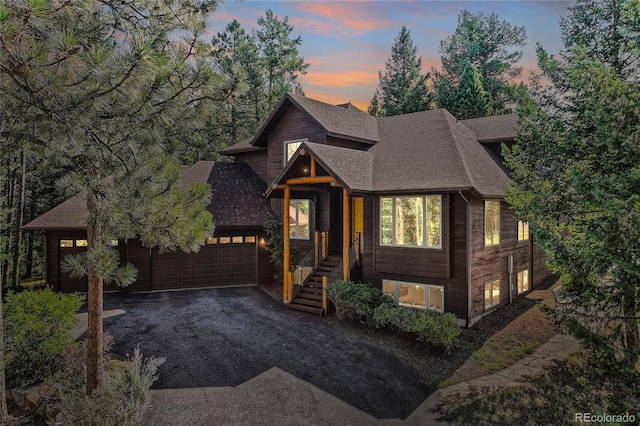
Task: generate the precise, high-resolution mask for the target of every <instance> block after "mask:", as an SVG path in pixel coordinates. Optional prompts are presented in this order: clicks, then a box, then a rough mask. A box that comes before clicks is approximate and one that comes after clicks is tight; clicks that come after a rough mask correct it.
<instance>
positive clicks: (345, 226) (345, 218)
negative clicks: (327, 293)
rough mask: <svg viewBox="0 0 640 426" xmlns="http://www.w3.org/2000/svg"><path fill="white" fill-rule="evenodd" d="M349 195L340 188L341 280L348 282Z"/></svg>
mask: <svg viewBox="0 0 640 426" xmlns="http://www.w3.org/2000/svg"><path fill="white" fill-rule="evenodd" d="M349 216H350V215H349V193H348V192H347V189H346V188H342V279H343V280H345V281H348V280H349V269H350V268H349V266H350V265H349V246H350V243H351V242H350V241H349V229H350V227H349Z"/></svg>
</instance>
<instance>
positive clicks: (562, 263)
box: [506, 0, 640, 371]
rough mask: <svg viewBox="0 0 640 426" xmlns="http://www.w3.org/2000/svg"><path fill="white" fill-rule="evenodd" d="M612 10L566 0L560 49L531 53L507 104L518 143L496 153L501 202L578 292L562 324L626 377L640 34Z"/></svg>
mask: <svg viewBox="0 0 640 426" xmlns="http://www.w3.org/2000/svg"><path fill="white" fill-rule="evenodd" d="M623 4H624V2H622V1H618V0H598V1H589V0H579V1H577V2H576V3H575V5H574V6H573V7H572V8H571V9H570V14H569V15H568V16H567V17H566V18H564V19H563V21H562V23H561V29H562V34H563V40H564V42H565V49H566V50H565V51H564V52H563V53H562V54H561V55H560V57H559V58H555V57H553V56H552V55H550V54H549V53H548V52H547V51H545V50H544V49H543V48H542V47H541V46H539V47H538V63H539V66H540V69H541V70H542V72H543V74H542V76H538V77H537V78H536V79H535V80H534V81H533V82H532V85H531V90H532V97H529V98H527V97H525V98H524V100H523V101H522V102H521V104H520V106H519V118H520V119H519V130H518V144H517V145H516V146H515V147H514V148H513V149H512V150H510V151H507V152H508V155H507V157H506V158H507V164H508V166H509V167H510V168H511V169H512V170H514V177H515V181H516V182H517V184H513V185H512V187H511V188H510V189H509V192H508V197H507V199H508V201H509V203H510V204H511V205H512V206H513V208H514V209H515V211H516V213H517V214H518V215H519V217H520V218H521V219H522V220H528V221H530V222H531V226H532V230H533V232H534V233H535V236H536V239H537V241H538V244H540V245H541V246H542V247H543V248H544V249H545V250H546V251H547V252H548V253H549V254H550V255H551V257H552V261H551V267H552V268H553V269H554V270H555V271H557V272H559V273H561V274H563V277H564V281H563V282H564V285H565V286H567V287H569V288H571V289H574V290H577V291H578V292H579V294H580V297H579V298H578V299H577V300H576V301H575V303H576V305H577V306H578V307H579V309H578V313H579V315H578V316H576V317H574V318H573V319H572V320H571V321H570V322H569V325H570V329H571V330H572V331H573V332H574V333H576V334H577V335H578V336H579V337H583V338H585V339H586V342H587V344H588V346H589V347H593V348H596V349H598V351H597V352H598V353H600V354H601V355H604V356H603V357H601V359H602V360H604V361H605V362H606V363H607V364H608V366H609V367H611V366H612V365H614V366H616V367H620V366H622V368H623V369H625V371H633V368H634V367H635V368H637V367H638V359H639V358H640V330H639V328H638V325H639V322H638V320H639V316H638V315H639V314H638V313H639V311H640V265H639V264H638V259H639V258H640V195H639V193H638V188H640V167H639V166H638V165H639V164H640V148H639V143H638V141H639V140H640V108H639V104H638V100H639V99H640V85H639V84H638V83H639V82H640V81H639V78H640V76H639V75H638V72H637V64H638V63H639V62H638V61H640V50H639V49H638V46H637V45H634V41H635V40H637V39H638V37H639V36H640V31H639V30H640V28H639V27H638V26H637V25H634V20H633V19H634V18H633V17H634V14H633V11H632V10H631V9H627V10H626V11H625V9H623ZM635 16H637V15H635ZM635 22H637V21H635ZM594 28H603V29H606V31H603V32H597V31H596V32H594V31H593V29H594ZM614 41H615V42H614ZM632 64H636V67H635V70H634V67H633V66H632ZM541 77H544V79H542V78H541ZM547 82H550V84H548V83H547ZM591 312H595V313H596V314H595V315H594V316H590V314H589V313H591ZM585 313H586V314H587V315H585ZM585 319H586V320H587V322H585ZM593 324H602V325H603V326H602V327H600V328H594V327H593Z"/></svg>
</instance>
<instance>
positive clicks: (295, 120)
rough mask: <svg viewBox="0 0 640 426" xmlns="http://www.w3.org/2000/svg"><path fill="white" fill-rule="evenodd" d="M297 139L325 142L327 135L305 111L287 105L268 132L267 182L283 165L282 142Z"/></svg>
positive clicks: (269, 181) (276, 174)
mask: <svg viewBox="0 0 640 426" xmlns="http://www.w3.org/2000/svg"><path fill="white" fill-rule="evenodd" d="M298 139H307V140H308V141H309V142H314V143H322V144H326V143H327V135H326V134H325V133H324V131H323V130H322V128H321V127H320V126H318V125H317V124H316V123H315V121H313V120H312V119H311V118H309V116H308V115H307V113H305V112H304V111H301V110H299V109H297V108H296V107H294V106H289V108H288V109H287V111H286V112H285V113H284V114H283V116H282V118H281V119H280V121H278V124H276V125H275V127H274V128H273V130H272V131H271V133H270V134H269V141H268V153H269V154H268V156H269V174H268V176H269V180H268V181H267V183H271V182H273V181H274V180H275V178H276V177H278V174H279V173H280V171H282V169H283V167H284V143H285V142H286V141H294V140H298Z"/></svg>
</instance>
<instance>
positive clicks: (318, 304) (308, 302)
mask: <svg viewBox="0 0 640 426" xmlns="http://www.w3.org/2000/svg"><path fill="white" fill-rule="evenodd" d="M291 303H296V304H299V305H307V306H315V307H316V308H322V300H313V299H306V298H303V297H298V296H296V297H295V298H294V299H293V300H292V301H291Z"/></svg>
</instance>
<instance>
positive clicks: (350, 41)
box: [208, 0, 571, 109]
mask: <svg viewBox="0 0 640 426" xmlns="http://www.w3.org/2000/svg"><path fill="white" fill-rule="evenodd" d="M570 4H571V2H569V1H519V0H510V1H509V0H507V1H432V0H422V1H419V0H417V1H335V0H334V1H243V2H238V1H233V0H231V1H227V2H225V3H222V4H221V5H220V6H219V8H218V10H217V11H216V12H215V13H214V14H213V15H212V16H211V19H210V22H209V29H208V30H209V32H211V33H212V35H215V33H217V32H222V31H223V30H224V28H225V27H226V25H227V24H228V23H229V22H231V21H232V20H233V19H237V20H238V22H240V24H241V25H242V27H243V28H244V29H245V30H247V31H250V30H251V29H253V28H255V26H256V20H257V19H258V17H260V16H261V15H263V14H264V11H265V10H266V9H271V10H273V12H274V13H275V14H276V15H278V17H279V18H283V17H285V16H288V17H289V23H290V24H292V25H293V26H294V31H293V36H294V37H295V36H298V35H300V36H301V37H302V46H301V47H300V53H301V55H302V56H303V57H304V59H305V62H308V63H309V64H310V65H309V69H308V73H307V75H304V76H302V77H301V78H300V81H301V83H302V87H303V90H304V92H305V94H306V95H307V96H308V97H311V98H314V99H318V100H321V101H324V102H329V103H333V104H338V103H343V102H347V101H350V102H352V103H353V104H354V105H356V106H358V107H359V108H361V109H366V107H367V106H368V105H369V102H370V101H371V98H372V96H373V92H374V91H375V89H376V87H377V84H378V71H383V72H384V64H385V61H386V60H387V58H388V57H389V56H390V54H391V45H392V44H393V41H394V38H395V37H396V36H397V35H398V32H399V31H400V28H401V27H402V25H405V26H406V27H407V28H408V29H409V30H410V31H411V37H412V38H413V41H414V43H415V44H416V45H417V47H418V54H419V55H420V56H421V57H422V70H423V73H426V72H427V71H429V70H431V68H432V67H436V68H440V67H441V63H440V54H439V47H440V40H442V39H445V38H446V37H447V36H449V35H451V34H453V32H454V31H455V28H456V25H457V19H458V15H459V14H460V11H461V10H463V9H467V10H469V11H471V12H472V13H476V12H479V11H484V12H486V13H490V12H495V13H496V14H497V15H498V18H499V19H500V20H506V21H507V22H509V23H511V24H512V25H518V26H522V25H523V26H525V27H526V31H527V45H526V46H524V47H523V48H522V51H523V56H522V59H521V61H520V65H522V66H523V68H524V71H523V79H524V80H525V81H526V79H527V76H528V75H529V72H530V70H533V69H537V66H536V57H535V46H536V43H538V42H539V43H541V44H542V45H543V46H544V47H545V48H546V49H547V50H549V51H550V52H552V53H558V51H559V50H560V49H561V48H562V43H561V39H560V29H559V25H558V21H559V19H560V16H562V15H564V14H566V13H567V7H568V6H569V5H570Z"/></svg>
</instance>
